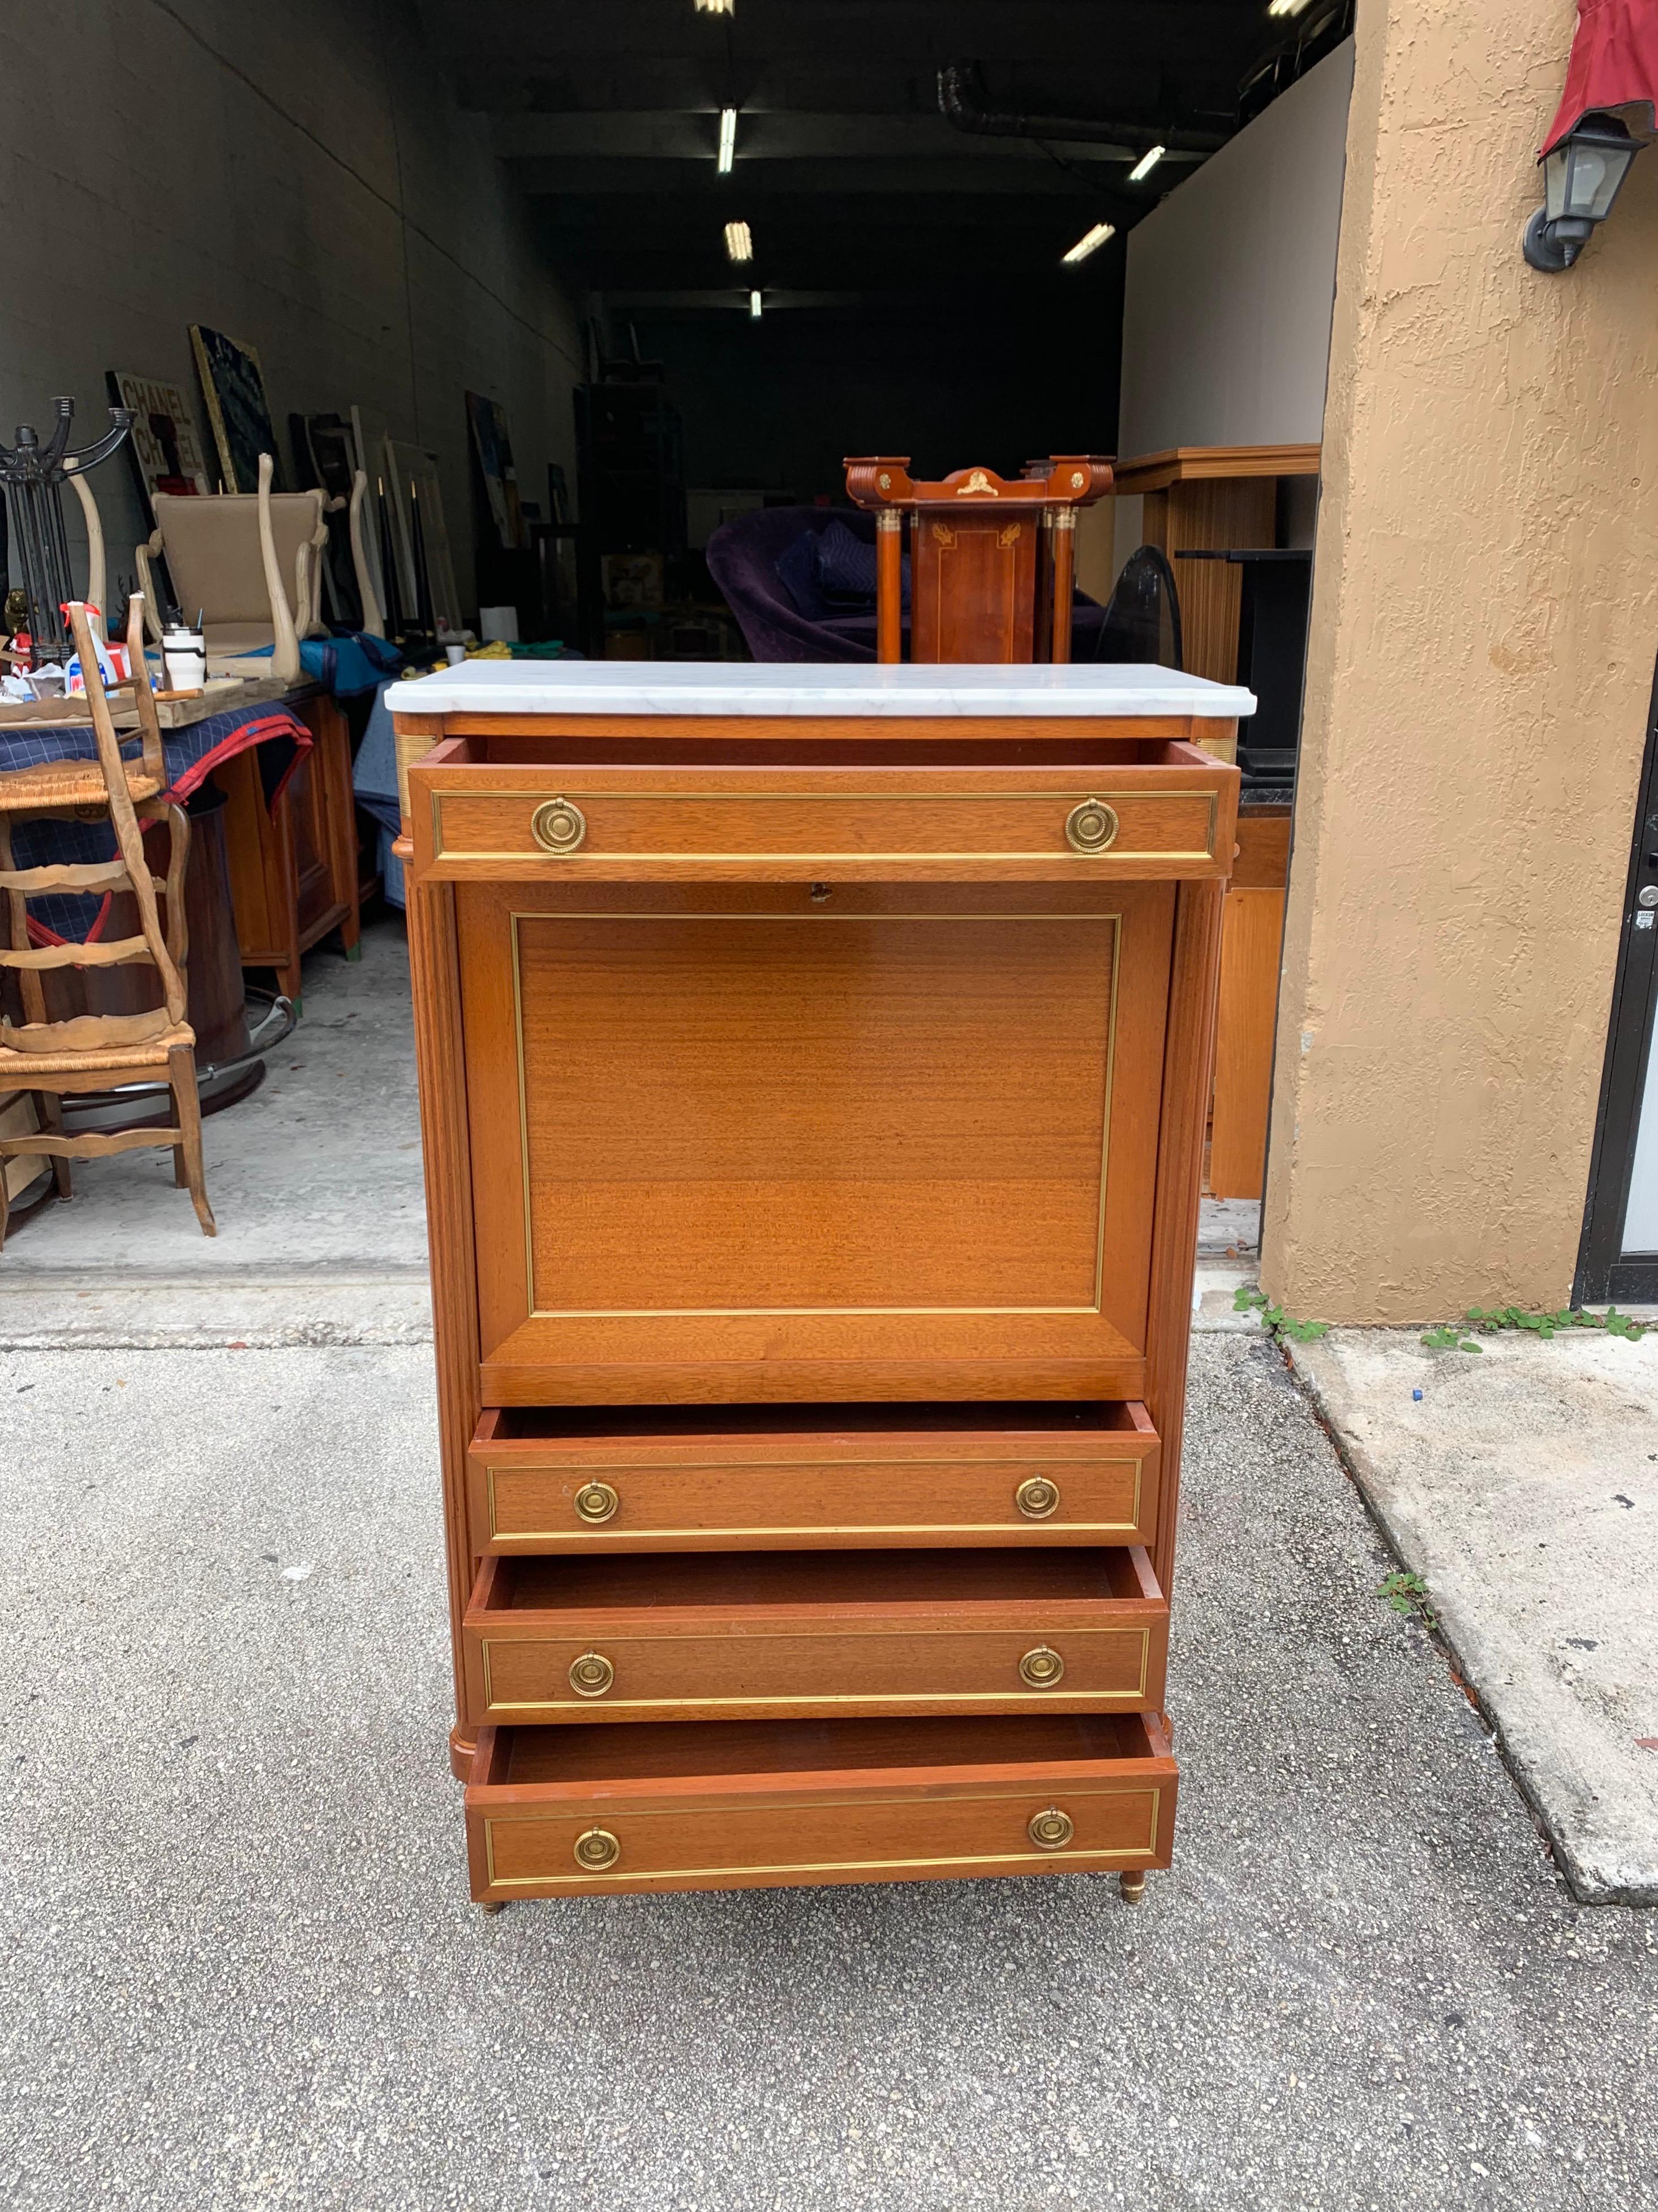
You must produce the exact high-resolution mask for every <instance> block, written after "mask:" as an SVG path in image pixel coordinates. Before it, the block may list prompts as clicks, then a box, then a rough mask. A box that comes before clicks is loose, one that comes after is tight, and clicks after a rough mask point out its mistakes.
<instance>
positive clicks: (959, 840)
mask: <svg viewBox="0 0 1658 2212" xmlns="http://www.w3.org/2000/svg"><path fill="white" fill-rule="evenodd" d="M1218 819H1219V795H1218V793H1216V792H1213V791H1204V790H1201V789H1198V790H1187V791H1182V790H1178V789H1170V790H1165V791H1118V790H1100V791H1088V790H1087V789H1078V788H1077V787H1076V785H1075V784H1072V785H1070V787H1054V788H1052V789H1048V790H1007V791H991V790H963V789H960V788H955V789H951V788H948V787H946V788H943V789H939V790H928V791H880V792H876V791H871V790H869V789H867V788H866V789H863V790H858V789H849V790H844V791H793V790H783V789H772V790H767V789H765V788H763V787H762V788H756V789H748V790H730V789H714V790H698V791H670V790H638V789H629V790H615V789H609V790H607V789H603V788H588V787H587V786H585V785H583V786H582V787H570V788H568V789H564V790H561V791H560V792H559V793H558V794H557V797H556V799H552V800H547V799H541V798H539V797H538V796H537V794H536V793H533V792H509V791H479V790H465V791H448V790H437V791H434V792H433V793H432V794H431V831H432V836H431V843H432V858H433V860H434V861H435V862H436V863H439V864H442V863H444V862H449V861H458V860H472V861H498V862H503V863H504V862H509V861H517V860H522V861H526V862H531V863H534V864H536V865H535V870H534V872H537V873H539V872H540V869H541V868H542V867H544V866H551V865H552V864H555V863H556V865H557V867H558V871H559V872H568V873H569V874H570V875H572V876H576V875H581V874H583V873H590V872H592V871H593V869H594V866H595V864H596V865H600V866H601V865H603V864H604V863H607V862H612V863H613V862H619V861H631V862H636V863H638V864H641V865H644V864H649V865H651V866H661V867H663V868H665V869H667V870H668V871H670V872H672V871H674V870H675V869H680V868H685V869H695V868H698V867H706V866H718V865H722V864H727V863H735V862H747V861H753V862H764V861H777V862H788V861H796V862H800V863H802V864H804V863H808V862H810V863H812V864H814V865H817V866H824V867H828V868H833V867H835V866H838V865H839V864H854V863H859V864H861V863H867V862H872V861H884V862H897V863H902V862H904V861H915V862H925V861H944V860H957V861H964V862H971V861H984V862H990V861H1048V860H1063V861H1064V862H1065V863H1067V864H1068V866H1067V872H1069V871H1070V870H1076V871H1078V872H1090V871H1098V872H1102V873H1106V874H1109V873H1110V872H1112V869H1113V868H1120V867H1121V866H1123V864H1124V863H1125V862H1135V861H1145V860H1161V861H1167V862H1171V863H1174V862H1182V861H1184V862H1187V863H1192V862H1199V861H1213V860H1216V830H1217V826H1218Z"/></svg>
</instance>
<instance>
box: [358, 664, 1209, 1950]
mask: <svg viewBox="0 0 1658 2212" xmlns="http://www.w3.org/2000/svg"><path fill="white" fill-rule="evenodd" d="M949 672H950V671H945V673H949ZM1001 672H1002V671H997V673H998V674H999V673H1001ZM711 673H712V671H710V675H711ZM720 673H721V675H722V677H723V678H725V679H726V680H727V681H728V683H729V682H730V681H731V680H732V679H733V678H745V679H748V681H749V683H750V684H751V685H752V687H753V688H752V689H751V690H747V691H744V692H742V693H741V696H740V698H739V701H738V704H737V706H736V708H735V711H729V710H728V711H720V710H718V709H717V708H716V707H713V706H709V707H704V706H702V705H700V704H698V705H693V706H689V707H688V706H687V705H686V703H685V701H684V700H683V699H680V698H678V697H670V698H669V699H668V701H667V702H666V704H665V703H664V702H663V700H662V699H661V697H660V696H652V697H650V698H649V699H647V700H645V701H643V702H639V701H637V700H632V699H631V698H629V697H628V696H627V695H626V694H625V692H624V690H623V689H622V684H623V682H625V680H626V679H627V678H629V676H630V671H626V670H625V669H623V668H621V667H616V668H610V667H605V668H598V667H590V668H588V670H587V671H585V672H584V673H582V672H580V671H561V670H557V669H555V670H553V671H547V672H546V674H545V675H544V676H543V677H542V678H540V680H539V684H538V686H537V687H536V688H534V689H532V688H530V687H529V686H527V685H526V684H524V683H523V682H522V681H521V680H519V681H518V682H517V683H516V684H515V686H509V681H508V679H509V678H513V677H515V674H516V671H514V670H513V669H511V667H510V666H509V665H503V669H502V671H499V672H498V673H497V671H490V672H489V674H488V675H486V676H480V675H479V672H478V671H465V672H464V678H465V680H464V681H460V680H458V679H452V680H448V681H446V679H444V678H442V677H439V678H430V679H427V680H426V681H425V682H424V683H422V684H408V685H403V686H400V687H399V690H398V691H397V692H396V693H394V695H393V700H392V704H393V710H394V711H395V712H397V714H398V716H399V741H400V744H401V747H402V750H403V751H404V754H405V759H408V758H410V757H414V758H413V764H412V765H411V766H410V767H409V768H408V771H407V787H408V823H407V834H406V836H405V849H406V851H407V853H408V857H409V867H408V885H409V920H410V941H411V953H412V960H413V969H414V987H415V1005H416V1014H417V1033H418V1048H419V1059H420V1083H421V1107H422V1115H423V1127H424V1139H425V1152H426V1174H427V1188H428V1197H429V1204H430V1233H431V1245H432V1267H433V1282H434V1288H435V1297H436V1332H437V1362H438V1375H439V1385H440V1392H439V1395H440V1409H441V1419H442V1453H443V1467H444V1488H445V1500H446V1516H447V1533H448V1574H449V1595H450V1603H451V1613H452V1622H453V1629H454V1668H455V1685H456V1705H457V1719H456V1726H455V1730H454V1736H453V1738H452V1755H453V1759H454V1765H455V1769H456V1771H457V1773H458V1774H459V1775H460V1777H461V1778H463V1779H464V1780H465V1782H466V1826H467V1834H468V1838H469V1845H470V1852H471V1869H472V1894H473V1895H474V1897H475V1898H476V1899H478V1900H479V1902H480V1903H482V1904H484V1905H487V1906H491V1907H493V1906H495V1905H499V1904H501V1903H503V1902H505V1901H507V1900H509V1899H513V1898H521V1897H553V1896H569V1895H577V1894H581V1893H606V1894H615V1895H619V1894H625V1893H633V1892H637V1891H649V1890H670V1889H684V1888H721V1887H738V1886H744V1885H766V1884H780V1883H789V1882H839V1881H897V1880H916V1879H921V1878H925V1877H936V1876H948V1875H984V1874H1037V1873H1051V1872H1055V1871H1064V1870H1066V1869H1071V1870H1090V1871H1096V1872H1097V1871H1106V1870H1109V1871H1112V1872H1115V1873H1118V1874H1119V1875H1122V1876H1123V1877H1124V1887H1125V1894H1129V1895H1134V1894H1137V1893H1138V1889H1139V1887H1140V1885H1141V1884H1142V1882H1143V1876H1144V1874H1145V1871H1146V1870H1147V1869H1151V1868H1161V1867H1167V1865H1168V1864H1169V1861H1170V1850H1171V1846H1172V1838H1173V1818H1174V1799H1175V1790H1176V1769H1175V1765H1174V1762H1173V1758H1172V1757H1171V1755H1170V1746H1169V1735H1168V1729H1167V1723H1166V1721H1165V1719H1164V1717H1163V1703H1164V1680H1165V1670H1166V1667H1167V1650H1168V1632H1169V1593H1170V1586H1171V1579H1172V1575H1173V1554H1174V1525H1175V1510H1176V1504H1177V1495H1178V1477H1179V1450H1180V1419H1181V1403H1182V1393H1183V1388H1184V1376H1185V1366H1186V1334H1187V1324H1188V1316H1189V1309H1190V1299H1191V1285H1192V1259H1193V1251H1194V1248H1195V1242H1196V1226H1197V1207H1198V1180H1199V1167H1200V1157H1201V1148H1202V1141H1203V1133H1204V1113H1205V1108H1206V1103H1207V1098H1208V1086H1209V1079H1210V1051H1211V1040H1212V1033H1213V1024H1214V1012H1215V1000H1216V975H1217V966H1218V957H1219V945H1220V921H1221V902H1222V890H1223V887H1224V880H1225V878H1226V875H1227V873H1228V869H1229V867H1230V865H1231V859H1232V854H1233V849H1234V846H1233V841H1234V816H1235V806H1236V785H1237V775H1236V771H1235V770H1234V769H1230V768H1228V767H1226V766H1224V765H1222V763H1219V762H1218V761H1217V760H1216V758H1215V757H1213V756H1212V755H1211V754H1210V753H1208V752H1205V751H1204V750H1200V749H1199V748H1198V745H1197V744H1196V743H1195V742H1194V738H1196V737H1198V736H1199V735H1204V734H1212V733H1213V730H1214V726H1215V723H1216V717H1217V716H1219V715H1220V714H1222V713H1223V712H1234V713H1235V711H1237V710H1236V708H1235V706H1234V705H1232V704H1231V702H1233V701H1234V700H1235V698H1236V697H1237V696H1238V695H1235V694H1232V693H1222V692H1221V691H1219V690H1218V687H1216V686H1212V685H1204V684H1198V683H1197V682H1196V681H1195V680H1194V679H1191V678H1186V679H1184V680H1182V679H1177V678H1171V679H1169V684H1170V686H1171V687H1173V686H1176V685H1178V686H1179V688H1178V690H1173V693H1172V696H1173V704H1172V705H1171V704H1170V703H1169V702H1167V701H1158V700H1151V701H1148V700H1147V699H1146V698H1145V696H1144V694H1145V691H1146V684H1145V679H1146V678H1154V679H1155V678H1159V677H1160V676H1161V671H1155V670H1151V671H1144V670H1139V671H1125V670H1115V669H1109V670H1089V669H1082V668H1077V669H1064V670H1056V671H1048V670H1043V671H1038V673H1039V675H1040V676H1041V678H1044V679H1047V678H1054V679H1056V681H1057V682H1058V684H1060V686H1061V688H1060V689H1059V690H1058V694H1057V696H1056V693H1055V691H1054V690H1053V688H1052V687H1051V686H1048V685H1046V684H1045V689H1044V692H1043V695H1042V696H1043V697H1044V698H1045V701H1046V703H1045V704H1039V705H1038V706H1037V707H1036V708H1035V709H1034V710H1033V711H1024V710H1021V711H1014V710H1012V709H1011V708H1009V707H1008V706H1007V705H1006V703H1005V696H1006V695H1005V694H1002V695H997V694H994V693H993V694H992V695H991V696H989V697H988V698H987V699H986V700H985V701H984V702H983V710H982V711H975V710H974V709H975V708H978V704H979V702H978V700H977V698H976V696H975V697H974V698H973V699H972V700H970V701H969V702H968V705H967V707H966V708H965V709H964V707H963V706H962V705H961V704H957V705H955V706H954V707H953V708H949V709H948V710H947V711H936V710H935V711H917V712H914V713H903V712H897V711H895V710H894V706H893V699H892V695H891V692H890V690H878V689H875V688H874V687H875V682H876V678H877V676H878V677H879V678H881V679H888V678H898V679H904V680H907V679H910V678H920V677H922V676H923V675H927V676H930V677H932V678H937V677H938V675H939V674H940V671H922V670H918V669H915V670H912V669H909V668H904V669H896V670H893V669H882V670H880V671H868V672H867V673H866V672H865V671H855V670H847V671H817V670H813V671H794V670H788V669H776V668H768V669H743V670H738V671H720ZM976 673H977V671H975V675H976ZM1008 673H1009V674H1010V675H1011V674H1015V673H1022V674H1023V676H1024V677H1025V678H1026V680H1027V681H1028V680H1030V678H1031V671H1022V672H1021V671H1008ZM825 674H832V675H834V676H836V677H838V678H843V679H846V680H845V681H844V683H843V685H842V688H841V690H840V692H839V693H838V695H837V696H833V697H832V698H830V699H828V700H827V701H823V700H818V701H817V702H816V703H813V702H814V694H815V693H816V691H817V690H818V687H817V685H816V684H815V681H813V682H812V683H810V684H805V685H802V684H801V682H800V680H799V679H801V678H810V679H816V678H818V677H820V676H822V675H825ZM960 675H961V678H962V679H963V680H964V681H967V680H969V679H967V678H966V671H960ZM1131 677H1132V678H1135V679H1136V683H1137V686H1138V690H1137V693H1136V694H1134V695H1133V699H1134V705H1133V711H1132V712H1125V711H1123V710H1122V709H1121V708H1115V707H1114V704H1113V702H1114V701H1115V700H1116V698H1117V697H1118V696H1119V695H1120V693H1121V691H1122V689H1123V687H1124V685H1125V679H1127V678H1131ZM631 681H632V684H633V686H634V687H636V688H637V675H636V676H633V677H632V679H631ZM607 683H608V684H613V685H614V687H615V696H616V698H617V699H618V701H619V702H622V703H619V705H618V706H617V707H616V708H614V709H613V711H611V712H609V713H605V712H600V711H595V710H594V709H595V701H594V693H595V691H602V687H603V686H604V685H605V684H607ZM860 683H861V684H863V685H865V686H866V687H869V689H868V695H867V696H866V694H865V693H864V692H861V691H860V690H859V689H858V684H860ZM491 684H498V686H499V688H498V689H492V688H491ZM565 684H570V685H572V686H575V687H576V689H575V691H574V693H572V692H571V691H570V690H565V689H564V688H563V686H564V685H565ZM791 685H792V686H793V688H792V689H791V688H790V687H791ZM687 696H690V697H692V698H693V699H694V697H695V696H696V695H695V693H694V690H692V691H690V692H688V694H687ZM429 701H430V702H432V704H431V705H430V707H429V706H428V704H427V702H429ZM573 701H574V702H579V703H573ZM872 702H873V703H872ZM596 703H597V705H598V706H602V705H603V698H602V697H600V699H599V700H598V702H596ZM642 704H643V705H644V706H648V707H649V708H651V710H652V711H649V712H642V711H640V707H641V705H642ZM1160 709H1161V710H1160ZM1205 718H1207V719H1205ZM415 756H418V757H415Z"/></svg>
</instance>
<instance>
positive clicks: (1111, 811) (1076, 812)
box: [1065, 799, 1118, 853]
mask: <svg viewBox="0 0 1658 2212" xmlns="http://www.w3.org/2000/svg"><path fill="white" fill-rule="evenodd" d="M1117 828H1118V823H1117V811H1116V809H1115V808H1114V807H1111V806H1107V805H1106V802H1105V800H1104V799H1084V800H1083V801H1082V805H1080V806H1073V807H1072V809H1071V811H1070V813H1069V814H1068V815H1067V816H1066V817H1065V837H1066V841H1067V842H1068V843H1069V844H1070V848H1071V850H1072V851H1073V852H1074V853H1103V852H1104V851H1105V850H1106V848H1107V847H1108V846H1110V845H1112V844H1114V843H1115V842H1116V838H1117Z"/></svg>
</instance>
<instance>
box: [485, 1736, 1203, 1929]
mask: <svg viewBox="0 0 1658 2212" xmlns="http://www.w3.org/2000/svg"><path fill="white" fill-rule="evenodd" d="M636 1743H637V1750H636V1749H635V1745H636ZM1178 1786H1179V1772H1178V1770H1177V1768H1176V1766H1175V1763H1174V1760H1173V1758H1172V1757H1171V1756H1170V1747H1169V1743H1168V1739H1167V1733H1166V1731H1165V1730H1164V1729H1162V1727H1161V1724H1160V1723H1159V1722H1158V1721H1157V1719H1156V1717H1155V1716H1154V1715H1149V1714H1125V1715H1095V1716H1091V1717H1084V1716H1078V1717H1062V1716H1057V1715H1053V1714H1051V1713H1050V1714H1047V1715H1034V1716H1031V1717H1021V1718H1019V1719H1016V1720H1004V1719H988V1720H987V1719H960V1718H951V1719H948V1720H922V1721H893V1720H877V1721H842V1720H834V1721H830V1722H827V1723H812V1724H810V1725H809V1726H806V1727H802V1726H801V1725H798V1724H794V1723H788V1722H777V1721H749V1722H738V1723H732V1724H731V1725H730V1726H728V1727H726V1728H722V1729H719V1730H717V1731H704V1730H702V1729H697V1728H686V1727H681V1726H677V1725H674V1724H667V1723H665V1724H663V1725H661V1726H652V1725H651V1724H649V1723H645V1724H643V1725H641V1726H637V1727H631V1728H615V1727H611V1726H608V1725H607V1723H605V1721H604V1720H603V1719H602V1718H600V1719H597V1720H596V1721H595V1723H594V1726H593V1727H591V1728H587V1729H539V1728H536V1729H514V1728H505V1729H496V1728H488V1727H486V1728H485V1729H481V1730H480V1731H479V1741H478V1751H477V1755H476V1758H475V1760H474V1763H473V1767H472V1777H471V1779H470V1781H469V1783H468V1784H467V1789H466V1826H467V1831H468V1836H469V1839H470V1843H471V1857H472V1893H473V1895H474V1896H475V1897H479V1898H481V1899H490V1898H496V1899H506V1898H509V1897H523V1896H533V1895H540V1896H556V1895H558V1894H560V1893H570V1892H575V1891H582V1890H585V1891H589V1892H592V1891H598V1892H600V1893H609V1894H612V1895H620V1894H624V1893H626V1892H628V1891H630V1890H642V1889H643V1890H648V1889H674V1888H683V1887H699V1886H713V1887H724V1886H728V1885H729V1886H740V1885H743V1884H747V1883H749V1882H759V1883H763V1884H767V1885H783V1884H788V1883H791V1882H819V1881H827V1882H850V1881H913V1880H916V1879H918V1878H924V1877H926V1876H928V1875H936V1876H940V1877H948V1876H949V1875H960V1874H962V1873H969V1872H978V1873H982V1874H1063V1873H1064V1872H1066V1871H1067V1870H1069V1869H1088V1868H1094V1869H1100V1870H1104V1869H1108V1868H1109V1869H1135V1868H1147V1867H1158V1866H1167V1864H1168V1863H1169V1861H1170V1857H1171V1845H1172V1843H1173V1826H1174V1814H1175V1799H1176V1795H1177V1791H1178Z"/></svg>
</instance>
